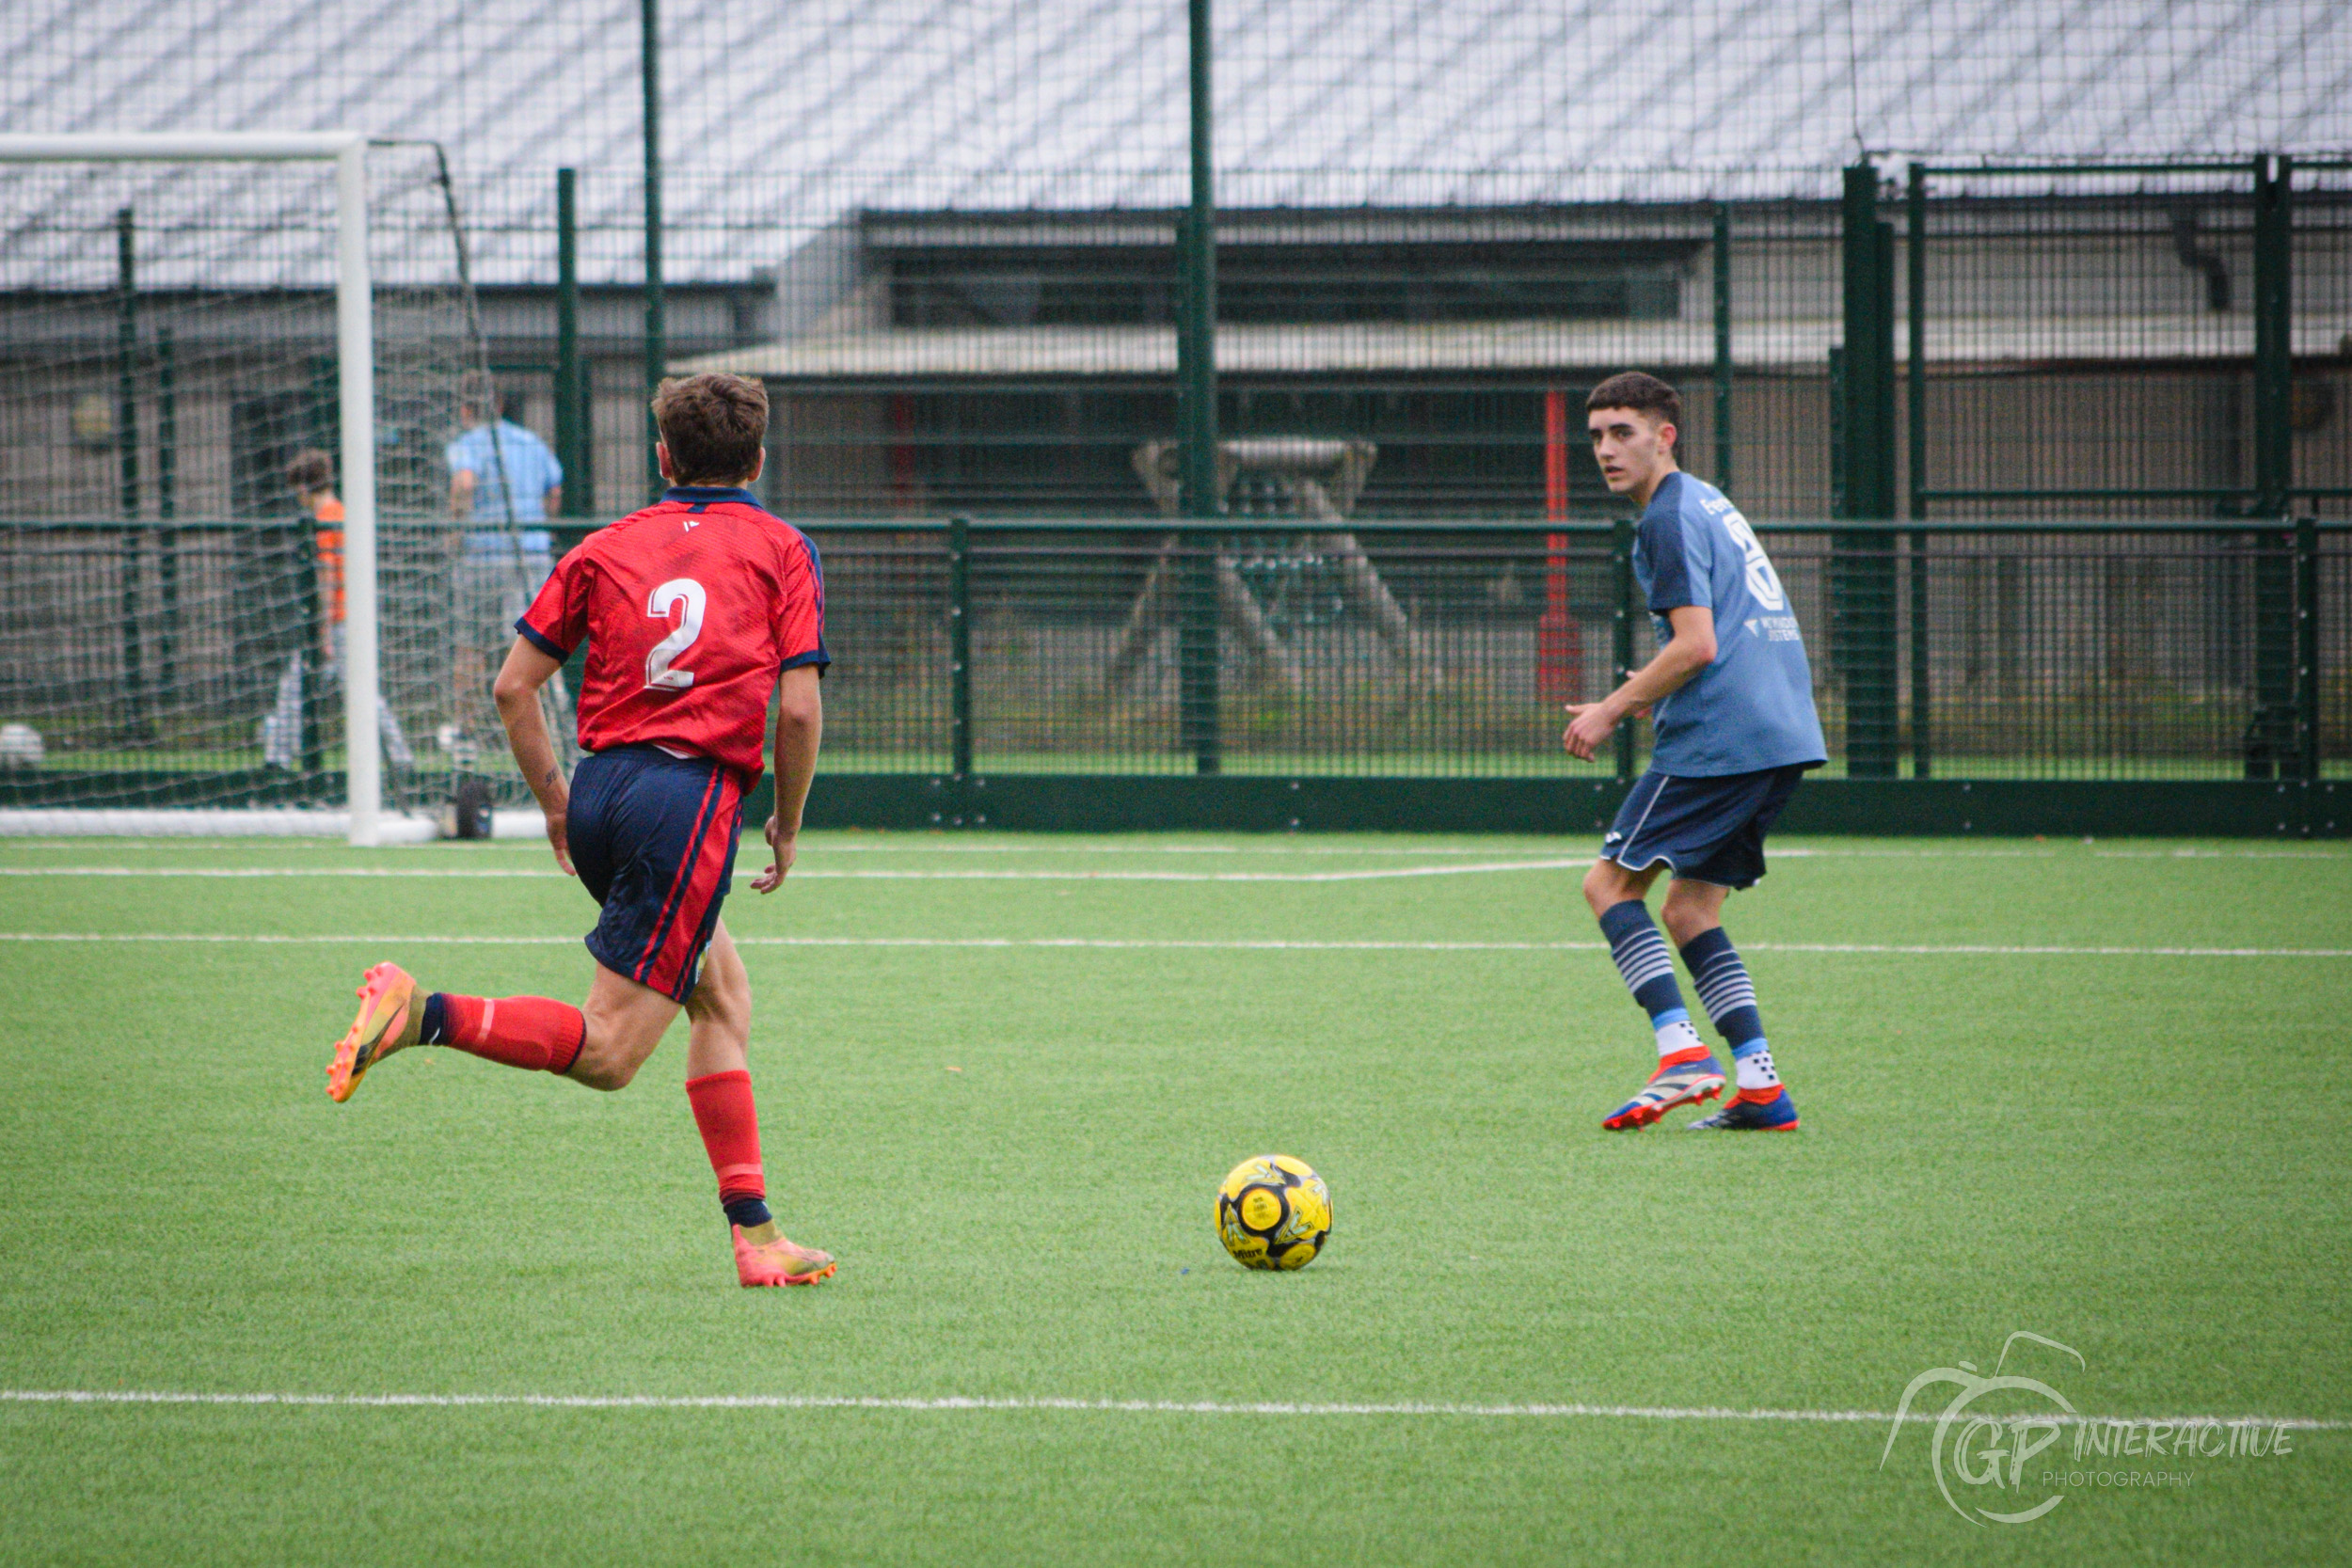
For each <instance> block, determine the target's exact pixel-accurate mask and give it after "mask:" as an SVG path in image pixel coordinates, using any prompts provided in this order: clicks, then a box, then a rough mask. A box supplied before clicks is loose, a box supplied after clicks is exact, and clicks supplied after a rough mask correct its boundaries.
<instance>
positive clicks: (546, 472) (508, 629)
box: [445, 377, 564, 754]
mask: <svg viewBox="0 0 2352 1568" xmlns="http://www.w3.org/2000/svg"><path fill="white" fill-rule="evenodd" d="M458 396H459V403H458V414H459V416H460V417H461V419H462V420H463V422H464V424H465V427H466V428H465V431H464V433H463V434H462V435H460V436H458V437H457V439H455V440H454V441H452V442H451V443H450V444H449V447H448V450H447V451H446V453H445V456H446V458H447V460H448V463H449V510H450V516H451V517H452V518H453V520H454V521H455V522H457V523H458V524H459V525H460V527H461V530H462V532H461V535H460V537H459V539H458V541H457V543H458V545H459V546H460V547H459V550H458V558H457V563H456V572H455V583H454V587H455V600H456V602H455V605H454V610H455V614H456V617H457V631H458V636H457V646H456V649H455V657H454V659H453V666H454V673H455V674H456V680H457V724H456V730H457V733H458V736H462V737H463V738H462V740H460V742H459V746H460V752H461V754H464V753H465V752H469V751H470V749H471V745H472V739H471V732H472V731H473V730H474V728H476V727H477V726H479V725H485V724H486V723H487V720H488V718H489V716H490V705H489V679H490V673H491V671H492V670H493V669H494V668H495V667H496V660H497V659H498V658H500V657H503V654H502V650H503V649H504V647H505V646H506V644H507V642H508V641H511V640H512V628H513V626H514V624H515V620H516V617H517V616H519V615H520V614H522V612H523V609H524V607H525V606H527V605H529V604H530V603H531V601H532V598H533V597H534V596H536V595H537V594H538V592H539V588H540V585H541V584H542V583H544V582H546V581H547V580H548V573H550V572H552V571H553V570H554V569H555V553H554V536H553V535H551V534H550V533H549V532H548V530H547V528H546V526H545V525H546V523H547V520H548V518H549V517H550V516H553V515H556V514H558V513H559V512H561V510H562V509H563V504H564V465H563V464H561V463H559V462H557V461H556V456H555V453H554V452H552V451H548V444H547V443H546V442H545V441H542V440H541V439H539V437H538V436H536V435H534V434H532V432H531V431H529V430H526V429H524V428H523V427H522V426H521V425H518V424H516V422H515V421H514V420H510V419H507V418H505V417H504V415H503V413H502V412H501V407H500V400H499V393H498V388H496V387H494V386H491V385H489V384H488V383H486V382H484V381H482V380H480V379H478V378H473V377H469V378H468V380H467V382H466V384H465V385H464V386H463V387H462V388H460V389H459V394H458ZM468 524H470V525H471V526H470V527H465V525H468ZM488 727H489V728H490V729H491V730H492V732H493V733H495V730H496V726H495V725H489V726H488Z"/></svg>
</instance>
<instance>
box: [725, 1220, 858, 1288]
mask: <svg viewBox="0 0 2352 1568" xmlns="http://www.w3.org/2000/svg"><path fill="white" fill-rule="evenodd" d="M727 1228H729V1229H730V1230H732V1231H734V1232H735V1277H736V1278H737V1279H739V1280H741V1281H742V1282H743V1284H745V1285H746V1286H752V1285H814V1284H816V1283H817V1282H818V1280H820V1279H824V1278H827V1277H829V1276H830V1275H832V1274H833V1271H834V1268H835V1266H836V1265H835V1264H834V1260H833V1254H832V1253H830V1252H819V1251H818V1250H817V1249H816V1248H815V1247H807V1246H803V1245H801V1244H800V1243H797V1242H795V1241H793V1240H792V1239H791V1238H790V1237H788V1236H786V1235H785V1234H784V1233H783V1232H781V1231H779V1232H777V1234H776V1237H775V1239H774V1240H773V1241H768V1242H755V1241H753V1240H752V1239H751V1238H750V1237H749V1236H747V1235H745V1234H744V1233H743V1227H741V1226H739V1225H736V1226H729V1227H727Z"/></svg>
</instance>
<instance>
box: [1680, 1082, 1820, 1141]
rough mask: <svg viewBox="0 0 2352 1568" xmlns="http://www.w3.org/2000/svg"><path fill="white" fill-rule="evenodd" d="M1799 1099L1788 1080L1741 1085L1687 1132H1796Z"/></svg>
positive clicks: (1687, 1129)
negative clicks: (1790, 1094) (1752, 1086)
mask: <svg viewBox="0 0 2352 1568" xmlns="http://www.w3.org/2000/svg"><path fill="white" fill-rule="evenodd" d="M1796 1130H1797V1102H1796V1101H1793V1100H1791V1099H1789V1098H1788V1085H1785V1084H1774V1085H1772V1087H1771V1088H1769V1089H1741V1090H1740V1092H1739V1093H1738V1094H1735V1095H1733V1096H1732V1097H1731V1099H1730V1100H1728V1101H1725V1102H1724V1108H1723V1109H1722V1110H1720V1111H1718V1112H1716V1113H1715V1114H1714V1115H1713V1116H1711V1117H1699V1119H1698V1120H1696V1121H1694V1122H1692V1123H1691V1124H1690V1125H1689V1126H1688V1127H1685V1128H1684V1129H1683V1131H1684V1132H1795V1131H1796Z"/></svg>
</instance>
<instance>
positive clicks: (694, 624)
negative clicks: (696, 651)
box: [645, 578, 709, 691]
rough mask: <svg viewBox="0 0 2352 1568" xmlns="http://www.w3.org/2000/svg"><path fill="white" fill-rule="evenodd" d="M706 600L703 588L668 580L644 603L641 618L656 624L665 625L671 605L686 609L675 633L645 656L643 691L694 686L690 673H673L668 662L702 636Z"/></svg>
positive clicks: (685, 581)
mask: <svg viewBox="0 0 2352 1568" xmlns="http://www.w3.org/2000/svg"><path fill="white" fill-rule="evenodd" d="M708 599H709V595H708V594H705V593H704V592H703V585H702V584H701V583H699V582H696V581H695V580H694V579H693V578H671V579H670V580H669V581H667V582H665V583H663V584H662V585H661V586H660V587H659V588H657V589H655V590H654V591H653V593H652V594H651V596H649V597H648V598H647V599H646V600H645V614H646V616H647V617H648V618H650V619H652V620H656V621H667V620H668V619H669V618H670V607H671V606H673V605H683V606H684V607H685V609H686V613H685V614H684V615H683V616H681V617H680V618H679V620H678V625H677V629H676V630H675V631H673V632H672V633H670V635H669V636H667V637H665V638H663V639H662V640H661V641H659V642H657V643H655V644H654V645H653V651H652V652H651V653H649V654H647V655H646V656H645V689H647V690H649V691H683V690H685V689H687V688H688V687H690V686H692V685H693V684H694V672H693V671H691V670H678V669H674V668H672V665H671V661H672V660H673V659H675V658H676V657H678V655H680V654H682V653H684V652H685V651H686V650H687V649H689V648H691V647H692V646H693V645H694V639H696V638H697V637H700V636H701V635H702V634H703V607H704V605H705V604H706V603H707V602H708Z"/></svg>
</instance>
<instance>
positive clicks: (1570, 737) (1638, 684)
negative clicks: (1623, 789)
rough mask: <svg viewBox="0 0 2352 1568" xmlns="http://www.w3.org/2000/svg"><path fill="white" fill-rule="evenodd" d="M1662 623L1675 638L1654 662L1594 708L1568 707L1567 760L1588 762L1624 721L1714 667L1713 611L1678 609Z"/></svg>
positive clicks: (1564, 738)
mask: <svg viewBox="0 0 2352 1568" xmlns="http://www.w3.org/2000/svg"><path fill="white" fill-rule="evenodd" d="M1666 620H1667V622H1668V624H1669V625H1671V626H1673V627H1674V635H1673V636H1672V637H1670V638H1668V639H1667V640H1666V645H1665V646H1664V647H1662V648H1661V649H1659V650H1658V657H1655V658H1653V659H1651V660H1650V661H1649V662H1648V663H1647V664H1645V665H1643V666H1642V667H1641V668H1640V669H1639V670H1636V671H1634V672H1633V673H1632V674H1630V675H1629V676H1627V677H1626V682H1625V684H1624V685H1623V686H1620V687H1619V688H1617V689H1616V690H1614V691H1612V692H1611V693H1609V695H1608V696H1606V697H1603V698H1602V699H1601V700H1600V701H1599V702H1597V703H1571V704H1569V705H1568V714H1569V721H1568V729H1567V733H1566V734H1565V735H1563V736H1561V737H1560V740H1561V743H1562V744H1563V745H1565V746H1566V747H1567V749H1568V752H1569V754H1570V755H1572V756H1578V757H1581V758H1583V759H1584V760H1585V761H1587V762H1590V761H1591V760H1592V759H1593V756H1594V754H1595V753H1596V752H1598V751H1599V750H1600V748H1601V746H1602V745H1603V744H1604V743H1605V742H1606V741H1607V740H1608V739H1609V737H1610V736H1613V735H1614V734H1616V733H1617V726H1618V725H1619V724H1622V723H1624V722H1625V721H1626V716H1627V715H1629V714H1631V713H1636V712H1639V711H1640V710H1642V709H1644V708H1646V707H1648V706H1649V705H1651V704H1652V703H1654V702H1657V701H1658V700H1659V699H1660V698H1661V697H1665V696H1670V695H1672V694H1673V693H1674V692H1675V691H1677V690H1678V689H1681V688H1682V687H1683V686H1685V685H1686V684H1688V683H1689V681H1690V679H1691V677H1692V676H1693V675H1695V674H1697V673H1699V672H1700V671H1701V670H1704V669H1706V668H1707V667H1708V665H1709V664H1712V663H1713V662H1714V661H1715V612H1714V610H1710V609H1708V607H1707V606H1706V605H1703V604H1686V605H1677V606H1676V607H1675V608H1674V609H1672V610H1668V611H1666Z"/></svg>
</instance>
